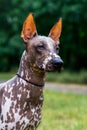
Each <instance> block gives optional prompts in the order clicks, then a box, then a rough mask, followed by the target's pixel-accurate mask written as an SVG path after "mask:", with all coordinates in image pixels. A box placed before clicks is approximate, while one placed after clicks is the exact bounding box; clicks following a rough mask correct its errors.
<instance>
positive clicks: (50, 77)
mask: <svg viewBox="0 0 87 130" xmlns="http://www.w3.org/2000/svg"><path fill="white" fill-rule="evenodd" d="M47 81H49V82H58V83H77V84H87V70H86V71H80V72H70V71H63V72H61V73H48V74H47Z"/></svg>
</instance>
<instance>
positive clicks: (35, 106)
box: [0, 80, 43, 130]
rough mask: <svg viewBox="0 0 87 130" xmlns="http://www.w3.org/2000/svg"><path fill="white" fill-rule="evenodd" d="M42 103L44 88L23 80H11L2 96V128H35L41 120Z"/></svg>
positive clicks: (15, 129) (0, 127)
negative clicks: (28, 83)
mask: <svg viewBox="0 0 87 130" xmlns="http://www.w3.org/2000/svg"><path fill="white" fill-rule="evenodd" d="M4 85H5V84H4ZM42 103H43V93H42V89H40V88H37V87H35V86H30V85H27V84H26V83H25V82H24V81H22V80H17V81H16V82H9V83H8V84H7V85H5V87H4V93H3V96H2V102H1V106H2V107H1V121H0V129H1V130H19V129H20V130H26V129H29V130H34V128H36V127H37V126H38V124H39V122H40V120H41V108H42Z"/></svg>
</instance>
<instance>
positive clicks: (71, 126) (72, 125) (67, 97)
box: [38, 90, 87, 130]
mask: <svg viewBox="0 0 87 130" xmlns="http://www.w3.org/2000/svg"><path fill="white" fill-rule="evenodd" d="M44 96H45V101H44V105H43V112H42V113H43V114H42V122H41V124H40V126H39V127H38V130H86V129H87V114H86V113H87V96H86V95H75V94H64V93H58V92H56V91H47V90H46V91H45V92H44Z"/></svg>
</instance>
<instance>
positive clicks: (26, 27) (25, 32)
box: [21, 13, 37, 42]
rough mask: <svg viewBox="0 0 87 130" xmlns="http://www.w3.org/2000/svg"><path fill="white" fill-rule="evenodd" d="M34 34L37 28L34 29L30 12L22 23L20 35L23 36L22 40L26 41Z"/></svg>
mask: <svg viewBox="0 0 87 130" xmlns="http://www.w3.org/2000/svg"><path fill="white" fill-rule="evenodd" d="M36 34H37V30H36V25H35V21H34V17H33V14H32V13H30V14H29V15H28V17H27V18H26V20H25V22H24V24H23V29H22V32H21V37H22V38H23V40H24V42H28V40H29V39H30V38H32V37H33V36H35V35H36Z"/></svg>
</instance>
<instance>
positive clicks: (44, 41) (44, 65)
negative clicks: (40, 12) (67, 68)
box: [0, 13, 63, 130]
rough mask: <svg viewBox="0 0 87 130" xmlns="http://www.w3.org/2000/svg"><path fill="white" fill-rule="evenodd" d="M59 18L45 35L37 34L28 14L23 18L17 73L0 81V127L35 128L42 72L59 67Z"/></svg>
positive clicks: (40, 102)
mask: <svg viewBox="0 0 87 130" xmlns="http://www.w3.org/2000/svg"><path fill="white" fill-rule="evenodd" d="M61 30H62V19H59V21H58V22H57V23H56V24H55V25H54V26H53V27H52V29H51V31H50V33H49V35H48V36H47V37H46V36H41V35H38V33H37V30H36V25H35V21H34V16H33V14H32V13H30V14H29V15H28V17H27V18H26V20H25V22H24V24H23V29H22V33H21V37H22V39H23V41H24V46H25V50H24V52H23V55H22V58H21V62H20V66H19V70H18V73H17V74H16V76H14V77H13V78H12V79H10V80H8V81H7V82H5V83H2V84H0V130H36V128H37V127H38V125H39V123H40V121H41V111H42V105H43V87H44V83H45V75H46V72H55V71H59V70H61V68H62V66H63V60H62V59H61V58H60V56H59V55H58V54H57V52H58V51H59V37H60V34H61Z"/></svg>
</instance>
